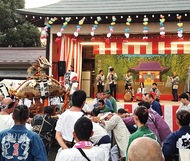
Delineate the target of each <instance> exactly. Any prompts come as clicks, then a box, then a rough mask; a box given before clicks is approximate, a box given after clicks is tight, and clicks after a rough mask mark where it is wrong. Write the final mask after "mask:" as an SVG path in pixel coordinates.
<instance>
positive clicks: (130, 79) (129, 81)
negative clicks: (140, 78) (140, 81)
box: [123, 71, 133, 89]
mask: <svg viewBox="0 0 190 161" xmlns="http://www.w3.org/2000/svg"><path fill="white" fill-rule="evenodd" d="M123 79H124V81H125V82H126V83H125V89H127V88H128V86H129V85H130V86H133V76H132V75H131V73H130V72H129V71H128V72H127V74H125V75H124V78H123Z"/></svg>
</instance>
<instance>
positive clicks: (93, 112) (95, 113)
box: [92, 108, 100, 116]
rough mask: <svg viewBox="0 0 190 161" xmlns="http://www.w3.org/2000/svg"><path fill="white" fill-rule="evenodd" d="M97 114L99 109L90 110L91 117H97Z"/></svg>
mask: <svg viewBox="0 0 190 161" xmlns="http://www.w3.org/2000/svg"><path fill="white" fill-rule="evenodd" d="M99 113H100V109H99V108H94V109H93V110H92V115H93V116H98V114H99Z"/></svg>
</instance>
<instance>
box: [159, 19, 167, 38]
mask: <svg viewBox="0 0 190 161" xmlns="http://www.w3.org/2000/svg"><path fill="white" fill-rule="evenodd" d="M164 22H165V17H164V16H163V15H160V36H161V38H165V34H166V32H165V27H164Z"/></svg>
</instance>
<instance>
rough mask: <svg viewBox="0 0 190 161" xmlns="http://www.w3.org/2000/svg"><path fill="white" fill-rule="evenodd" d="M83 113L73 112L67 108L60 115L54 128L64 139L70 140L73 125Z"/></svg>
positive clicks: (71, 138)
mask: <svg viewBox="0 0 190 161" xmlns="http://www.w3.org/2000/svg"><path fill="white" fill-rule="evenodd" d="M83 114H84V113H83V112H81V111H78V112H74V111H71V110H69V109H68V110H66V111H65V112H64V113H62V114H61V115H60V117H59V119H58V121H57V124H56V127H55V130H56V131H59V132H61V134H62V138H63V139H64V140H66V141H70V142H72V140H73V131H74V125H75V123H76V121H77V120H78V119H79V118H80V117H81V116H82V115H83Z"/></svg>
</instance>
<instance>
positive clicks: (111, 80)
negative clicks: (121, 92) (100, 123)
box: [107, 68, 118, 99]
mask: <svg viewBox="0 0 190 161" xmlns="http://www.w3.org/2000/svg"><path fill="white" fill-rule="evenodd" d="M117 78H118V76H117V74H116V73H115V71H114V68H110V71H109V73H108V75H107V80H108V81H109V85H110V92H111V95H112V96H114V98H115V99H117V98H116V91H117V89H116V85H117Z"/></svg>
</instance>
